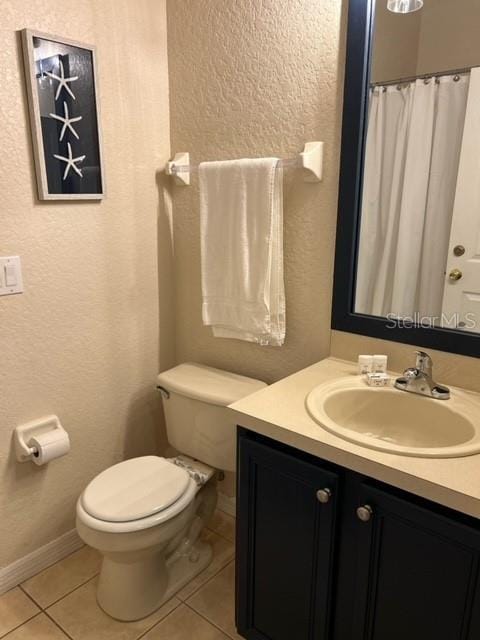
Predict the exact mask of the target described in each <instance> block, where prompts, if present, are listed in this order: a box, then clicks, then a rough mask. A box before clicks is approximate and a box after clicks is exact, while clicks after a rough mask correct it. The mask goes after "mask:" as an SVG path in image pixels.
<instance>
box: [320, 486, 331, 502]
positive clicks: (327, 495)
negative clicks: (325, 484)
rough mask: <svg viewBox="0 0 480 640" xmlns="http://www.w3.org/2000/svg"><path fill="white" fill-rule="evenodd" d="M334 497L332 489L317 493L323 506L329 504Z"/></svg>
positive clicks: (321, 490)
mask: <svg viewBox="0 0 480 640" xmlns="http://www.w3.org/2000/svg"><path fill="white" fill-rule="evenodd" d="M331 497H332V491H331V490H330V489H327V488H325V489H319V490H318V491H317V500H318V501H319V502H321V503H322V504H327V502H328V501H329V500H330V498H331Z"/></svg>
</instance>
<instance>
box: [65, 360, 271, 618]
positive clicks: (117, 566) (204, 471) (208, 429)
mask: <svg viewBox="0 0 480 640" xmlns="http://www.w3.org/2000/svg"><path fill="white" fill-rule="evenodd" d="M158 386H159V387H160V389H161V391H162V396H163V403H164V409H165V417H166V425H167V434H168V439H169V442H170V444H172V445H173V446H174V447H175V448H176V449H177V450H178V451H181V452H182V455H179V456H177V457H176V458H171V459H167V458H163V457H160V456H143V457H139V458H133V459H131V460H125V461H124V462H120V463H118V464H116V465H114V466H112V467H110V468H108V469H106V470H105V471H103V472H102V473H100V474H99V475H98V476H97V477H96V478H94V479H93V480H92V481H91V482H90V484H89V485H88V486H87V487H86V489H85V490H84V491H83V493H82V495H81V496H80V498H79V499H78V502H77V520H76V523H77V531H78V534H79V536H80V537H81V538H82V539H83V541H84V542H86V543H87V544H88V545H90V546H91V547H93V548H95V549H97V550H98V551H99V552H100V553H101V554H102V555H103V562H102V568H101V572H100V577H99V581H98V588H97V600H98V603H99V605H100V606H101V608H102V609H103V610H104V611H105V612H106V613H108V614H109V615H110V616H112V617H113V618H116V619H118V620H137V619H140V618H143V617H146V616H148V615H149V614H151V613H152V612H153V611H155V610H156V609H157V608H158V607H160V606H161V605H162V604H163V603H164V602H166V601H167V600H168V599H169V598H171V597H172V596H173V595H174V593H176V592H177V591H178V590H179V589H181V588H182V587H183V586H184V585H185V584H187V582H189V581H190V580H192V578H193V577H195V575H197V574H198V573H199V572H200V571H202V570H203V569H204V568H205V567H206V566H207V565H208V564H209V563H210V561H211V558H212V549H211V547H210V545H208V544H207V543H205V542H203V541H202V540H201V539H200V533H201V531H202V529H203V528H204V527H205V526H206V525H207V524H208V521H209V520H210V518H211V517H212V515H213V512H214V510H215V507H216V502H217V487H216V484H217V476H218V474H217V473H216V471H215V469H218V470H220V469H221V470H225V471H234V470H235V432H236V428H235V424H234V423H232V422H231V420H230V418H229V416H228V414H227V412H226V410H225V408H226V406H227V405H228V404H230V403H231V402H233V401H234V400H236V399H239V398H240V397H244V396H245V395H247V394H248V393H251V392H253V391H256V390H258V389H260V388H262V387H264V386H266V385H265V384H264V383H263V382H260V381H258V380H253V379H251V378H245V377H244V376H237V375H235V374H231V373H228V372H225V371H220V370H218V369H212V368H209V367H203V366H201V365H196V364H192V363H189V364H183V365H179V366H178V367H175V368H174V369H170V370H169V371H167V372H164V373H163V374H160V375H159V377H158ZM189 456H191V457H189ZM199 460H201V462H200V461H199ZM210 465H211V466H210Z"/></svg>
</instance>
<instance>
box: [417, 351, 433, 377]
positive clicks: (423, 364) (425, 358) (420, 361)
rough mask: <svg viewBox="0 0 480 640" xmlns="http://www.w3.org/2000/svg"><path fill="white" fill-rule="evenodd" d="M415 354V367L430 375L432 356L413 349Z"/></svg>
mask: <svg viewBox="0 0 480 640" xmlns="http://www.w3.org/2000/svg"><path fill="white" fill-rule="evenodd" d="M415 353H416V354H417V361H416V364H415V366H416V368H417V369H418V370H419V371H421V372H422V373H425V374H427V375H430V376H431V375H432V367H433V362H432V358H431V357H430V356H429V355H428V353H425V351H415Z"/></svg>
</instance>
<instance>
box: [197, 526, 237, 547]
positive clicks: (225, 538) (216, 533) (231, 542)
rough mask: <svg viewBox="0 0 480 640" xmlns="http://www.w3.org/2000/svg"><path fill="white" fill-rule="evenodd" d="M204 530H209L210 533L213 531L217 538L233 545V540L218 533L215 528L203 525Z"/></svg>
mask: <svg viewBox="0 0 480 640" xmlns="http://www.w3.org/2000/svg"><path fill="white" fill-rule="evenodd" d="M204 531H210V533H214V534H215V535H216V536H218V537H219V538H222V540H226V541H227V542H229V543H230V544H233V545H234V546H235V540H230V538H227V537H226V536H224V535H223V533H219V532H218V531H215V529H210V528H209V527H205V529H204Z"/></svg>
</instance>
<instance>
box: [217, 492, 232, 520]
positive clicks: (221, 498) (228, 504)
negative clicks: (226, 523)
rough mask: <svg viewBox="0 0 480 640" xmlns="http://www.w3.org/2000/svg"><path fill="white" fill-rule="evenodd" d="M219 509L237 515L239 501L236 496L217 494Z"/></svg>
mask: <svg viewBox="0 0 480 640" xmlns="http://www.w3.org/2000/svg"><path fill="white" fill-rule="evenodd" d="M217 496H218V498H217V509H220V511H225V513H228V515H230V516H233V517H234V518H235V516H236V515H237V501H236V500H235V497H234V496H226V495H225V494H224V493H220V492H219V493H218V494H217Z"/></svg>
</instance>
